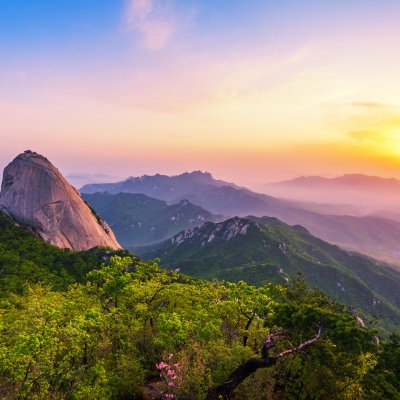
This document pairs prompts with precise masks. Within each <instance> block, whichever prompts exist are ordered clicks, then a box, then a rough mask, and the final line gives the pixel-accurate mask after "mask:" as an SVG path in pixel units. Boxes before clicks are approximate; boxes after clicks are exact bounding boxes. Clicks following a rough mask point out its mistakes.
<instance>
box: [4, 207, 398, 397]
mask: <svg viewBox="0 0 400 400" xmlns="http://www.w3.org/2000/svg"><path fill="white" fill-rule="evenodd" d="M264 222H266V221H264ZM228 224H230V225H229V226H228V227H226V226H225V227H226V228H228V229H222V228H219V226H222V227H224V225H215V224H210V223H209V224H207V225H206V226H207V227H211V226H214V227H216V229H214V231H211V232H210V233H211V235H209V236H208V237H204V236H203V237H202V240H203V241H206V239H207V241H208V240H210V242H209V243H212V242H215V243H217V242H218V241H220V240H223V241H225V242H226V243H229V244H230V245H231V244H233V245H234V246H231V247H230V251H232V252H233V249H234V248H235V247H236V250H237V251H236V253H235V254H236V256H237V257H238V261H239V262H243V261H244V260H246V256H245V251H244V249H245V248H244V247H240V243H239V242H238V241H236V239H238V238H239V236H243V237H245V236H246V235H250V236H249V237H251V238H252V239H257V232H256V231H255V230H254V228H255V227H258V228H259V229H260V230H261V231H262V232H264V233H265V232H266V231H267V230H268V227H270V228H272V227H273V226H274V225H276V224H278V226H279V227H280V228H281V229H282V232H281V234H285V232H284V230H285V229H289V230H290V229H291V228H289V227H285V225H284V224H281V223H279V222H277V221H276V220H273V219H271V220H270V225H268V226H266V227H264V226H261V225H257V224H256V223H254V222H252V221H250V220H246V219H244V220H241V219H234V220H231V221H230V222H228ZM195 230H196V232H197V231H198V228H195ZM296 231H297V232H298V233H299V235H300V236H302V235H306V232H305V231H304V229H303V228H298V229H297V230H296V229H295V230H293V229H292V235H294V237H296V234H295V233H296ZM188 232H190V231H188ZM213 233H214V236H212V234H213ZM286 233H287V232H286ZM279 234H280V233H278V231H276V237H275V238H274V239H273V238H272V235H271V238H270V239H269V241H266V242H265V243H264V245H265V246H266V247H270V248H274V249H275V250H274V252H273V253H271V254H273V257H275V260H281V259H282V257H281V254H285V255H289V254H290V253H291V249H290V248H289V247H288V246H289V244H288V243H286V242H285V243H283V242H282V240H281V238H280V236H279ZM189 236H190V234H188V233H186V234H181V235H180V236H179V235H178V236H177V237H175V241H177V242H178V243H179V244H180V245H183V244H184V241H185V240H184V239H185V238H186V239H187V238H188V237H189ZM210 238H212V239H210ZM189 239H195V235H192V237H191V238H189ZM264 239H265V235H264ZM290 239H291V242H292V241H294V239H293V238H290ZM265 240H266V239H265ZM293 245H294V244H293ZM299 245H300V243H299ZM290 246H291V245H290ZM204 247H206V244H204ZM275 247H276V248H275ZM255 248H256V246H255ZM117 253H118V254H119V255H120V256H124V255H126V253H125V252H124V251H120V252H117ZM210 254H211V253H210ZM222 256H223V254H222V253H221V254H220V257H222ZM323 256H325V257H329V255H326V254H325V255H323V254H318V255H317V256H316V259H322V257H323ZM213 262H215V265H216V266H219V265H220V263H218V257H215V258H213ZM224 262H226V258H224ZM288 270H289V268H288ZM227 271H229V269H227ZM280 275H282V276H284V274H280ZM383 275H384V276H386V275H385V274H383ZM346 284H347V283H346ZM0 289H1V290H0V396H1V398H4V399H10V400H11V399H21V400H33V399H36V400H48V399H58V400H68V399H70V400H72V399H75V400H100V399H101V400H103V399H104V400H126V399H136V400H147V399H154V398H160V399H168V398H169V399H170V398H176V399H180V400H208V399H217V398H219V397H218V395H217V393H221V390H222V389H221V388H226V386H229V385H230V382H231V378H230V376H231V373H234V372H235V371H238V370H240V369H241V368H243V366H245V365H246V363H250V364H252V363H257V364H258V365H260V369H258V370H257V371H256V370H254V371H253V373H250V374H249V376H248V377H247V378H246V379H244V378H243V379H242V378H240V379H239V380H238V381H237V384H238V386H237V387H236V388H234V389H233V388H232V390H231V391H230V392H229V398H230V399H231V400H255V399H260V398H265V399H266V400H280V399H297V398H304V399H317V398H320V399H322V398H323V399H325V400H343V399H351V400H376V399H386V400H399V399H400V385H399V381H398V379H397V378H396V377H397V376H398V372H399V370H398V365H399V362H400V338H399V336H398V335H397V334H392V335H390V336H388V337H387V338H383V339H381V342H380V345H379V346H377V344H376V342H377V337H376V335H377V331H376V330H374V329H370V328H369V327H366V328H363V327H360V326H359V324H358V323H357V318H355V316H354V315H352V313H351V312H350V310H349V309H348V308H347V307H344V306H342V305H341V304H339V303H337V302H335V301H333V300H331V299H330V298H328V297H327V296H326V295H324V294H322V293H321V292H320V291H318V290H313V289H310V288H309V287H307V286H306V285H305V284H304V282H303V281H301V280H293V281H291V282H289V284H287V285H285V286H277V285H272V284H268V285H264V286H261V287H259V288H257V287H254V286H250V285H248V284H247V283H245V282H243V281H241V282H238V283H222V282H217V281H214V282H210V281H205V280H201V279H195V278H189V277H187V276H185V275H182V274H178V273H176V272H170V271H165V270H160V269H159V268H158V267H157V265H156V264H155V263H153V262H147V263H146V262H141V261H139V260H138V259H137V258H132V257H124V258H121V257H118V256H113V253H112V252H110V251H109V250H107V249H98V248H97V249H93V250H90V251H87V252H75V251H71V250H62V249H59V248H57V247H54V246H52V245H50V244H47V243H45V242H44V241H43V240H41V239H40V238H38V237H36V236H34V235H33V234H32V233H31V232H30V231H28V230H27V229H25V228H23V227H20V226H18V225H16V224H15V222H14V221H12V220H11V219H10V218H8V217H6V216H4V215H3V214H0ZM320 329H322V336H316V333H317V332H318V331H319V330H320ZM397 331H398V325H397ZM278 332H281V333H280V334H278ZM267 335H278V336H276V337H275V340H274V342H273V346H272V347H271V349H270V350H269V351H268V355H267V356H266V355H265V352H264V353H263V350H262V348H263V343H264V342H265V340H266V337H268V336H267ZM313 338H314V339H313ZM310 339H313V342H309V345H307V344H305V345H304V346H306V351H304V349H305V347H301V349H302V350H301V351H300V347H299V350H294V347H293V346H297V345H300V344H304V343H307V341H309V340H310ZM285 351H286V353H285ZM287 351H289V353H287ZM278 360H279V361H278ZM234 376H237V374H236V375H234ZM224 390H225V389H224ZM218 391H219V392H218ZM223 393H226V392H223ZM171 396H172V397H171Z"/></svg>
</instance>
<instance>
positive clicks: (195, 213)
mask: <svg viewBox="0 0 400 400" xmlns="http://www.w3.org/2000/svg"><path fill="white" fill-rule="evenodd" d="M83 197H84V198H85V200H86V201H87V202H88V203H89V204H90V205H91V206H92V207H93V208H94V209H95V210H96V212H97V213H99V215H101V217H102V218H104V219H105V220H107V221H108V223H109V224H110V226H111V228H112V229H113V231H114V232H115V234H116V236H117V238H118V240H119V242H120V243H121V244H122V245H123V246H127V247H129V248H130V249H133V248H134V247H135V246H141V245H145V244H151V243H156V242H160V241H162V240H165V239H167V238H169V237H171V236H173V235H175V234H176V233H177V232H179V231H181V230H183V229H188V228H193V227H195V226H198V225H201V224H202V223H203V222H205V221H213V222H216V221H220V220H221V218H222V217H220V216H216V215H214V214H212V213H210V212H209V211H207V210H204V209H203V208H202V207H199V206H196V205H194V204H192V203H191V202H189V201H188V200H181V201H180V202H179V203H177V204H170V205H169V204H168V203H167V202H166V201H164V200H159V199H154V198H152V197H149V196H146V195H145V194H134V193H117V194H110V193H108V192H103V193H94V194H84V195H83Z"/></svg>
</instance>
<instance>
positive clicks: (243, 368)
mask: <svg viewBox="0 0 400 400" xmlns="http://www.w3.org/2000/svg"><path fill="white" fill-rule="evenodd" d="M285 332H287V331H281V332H276V333H271V334H269V335H268V336H267V338H266V340H265V343H264V346H263V350H262V357H261V358H250V359H249V360H247V361H245V362H244V363H242V364H241V365H239V367H237V368H236V369H235V370H234V371H233V372H232V373H231V374H230V375H229V377H228V379H227V380H226V381H225V382H223V383H222V384H220V385H218V386H217V387H212V388H210V389H209V390H208V393H207V395H206V397H205V399H204V400H229V399H230V395H231V393H232V392H233V390H234V389H236V387H237V386H239V385H240V383H242V382H243V381H244V380H245V379H246V378H248V377H249V376H250V375H251V374H253V373H254V372H256V371H257V370H258V369H260V368H268V367H272V366H273V365H275V364H276V363H277V362H278V360H279V359H281V358H283V357H286V356H288V355H290V354H293V353H297V352H299V351H301V350H302V349H303V348H305V347H307V346H310V345H311V344H313V343H315V342H316V341H317V340H318V339H319V338H320V337H321V333H322V329H321V327H319V328H318V332H317V334H316V335H315V336H314V337H313V338H312V339H309V340H306V341H304V342H302V343H300V344H299V345H298V346H296V347H292V348H291V349H287V350H284V351H282V352H280V353H278V354H277V355H274V356H270V355H269V349H270V348H271V347H273V345H271V344H272V343H274V342H273V338H274V337H275V336H280V335H282V334H283V333H285Z"/></svg>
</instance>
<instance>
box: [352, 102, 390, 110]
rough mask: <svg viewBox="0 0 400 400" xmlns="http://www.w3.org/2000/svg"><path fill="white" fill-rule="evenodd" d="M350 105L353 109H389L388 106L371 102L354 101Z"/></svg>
mask: <svg viewBox="0 0 400 400" xmlns="http://www.w3.org/2000/svg"><path fill="white" fill-rule="evenodd" d="M351 105H352V106H354V107H359V108H367V109H383V108H390V107H391V106H389V105H388V104H383V103H376V102H373V101H355V102H353V103H351Z"/></svg>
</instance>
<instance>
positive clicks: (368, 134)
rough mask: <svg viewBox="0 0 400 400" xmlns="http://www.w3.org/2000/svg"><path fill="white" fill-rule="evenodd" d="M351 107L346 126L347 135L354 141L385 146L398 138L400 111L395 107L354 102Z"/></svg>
mask: <svg viewBox="0 0 400 400" xmlns="http://www.w3.org/2000/svg"><path fill="white" fill-rule="evenodd" d="M351 106H352V109H351V111H350V113H349V116H348V118H347V119H346V124H347V126H348V131H347V135H348V136H349V137H351V138H352V139H356V140H357V141H359V142H370V143H376V144H385V143H390V142H391V141H393V140H395V139H396V138H397V137H398V134H399V132H400V111H399V110H398V109H396V108H395V107H393V106H389V105H386V104H383V103H376V102H354V103H351ZM354 108H356V109H355V111H356V112H354Z"/></svg>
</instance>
